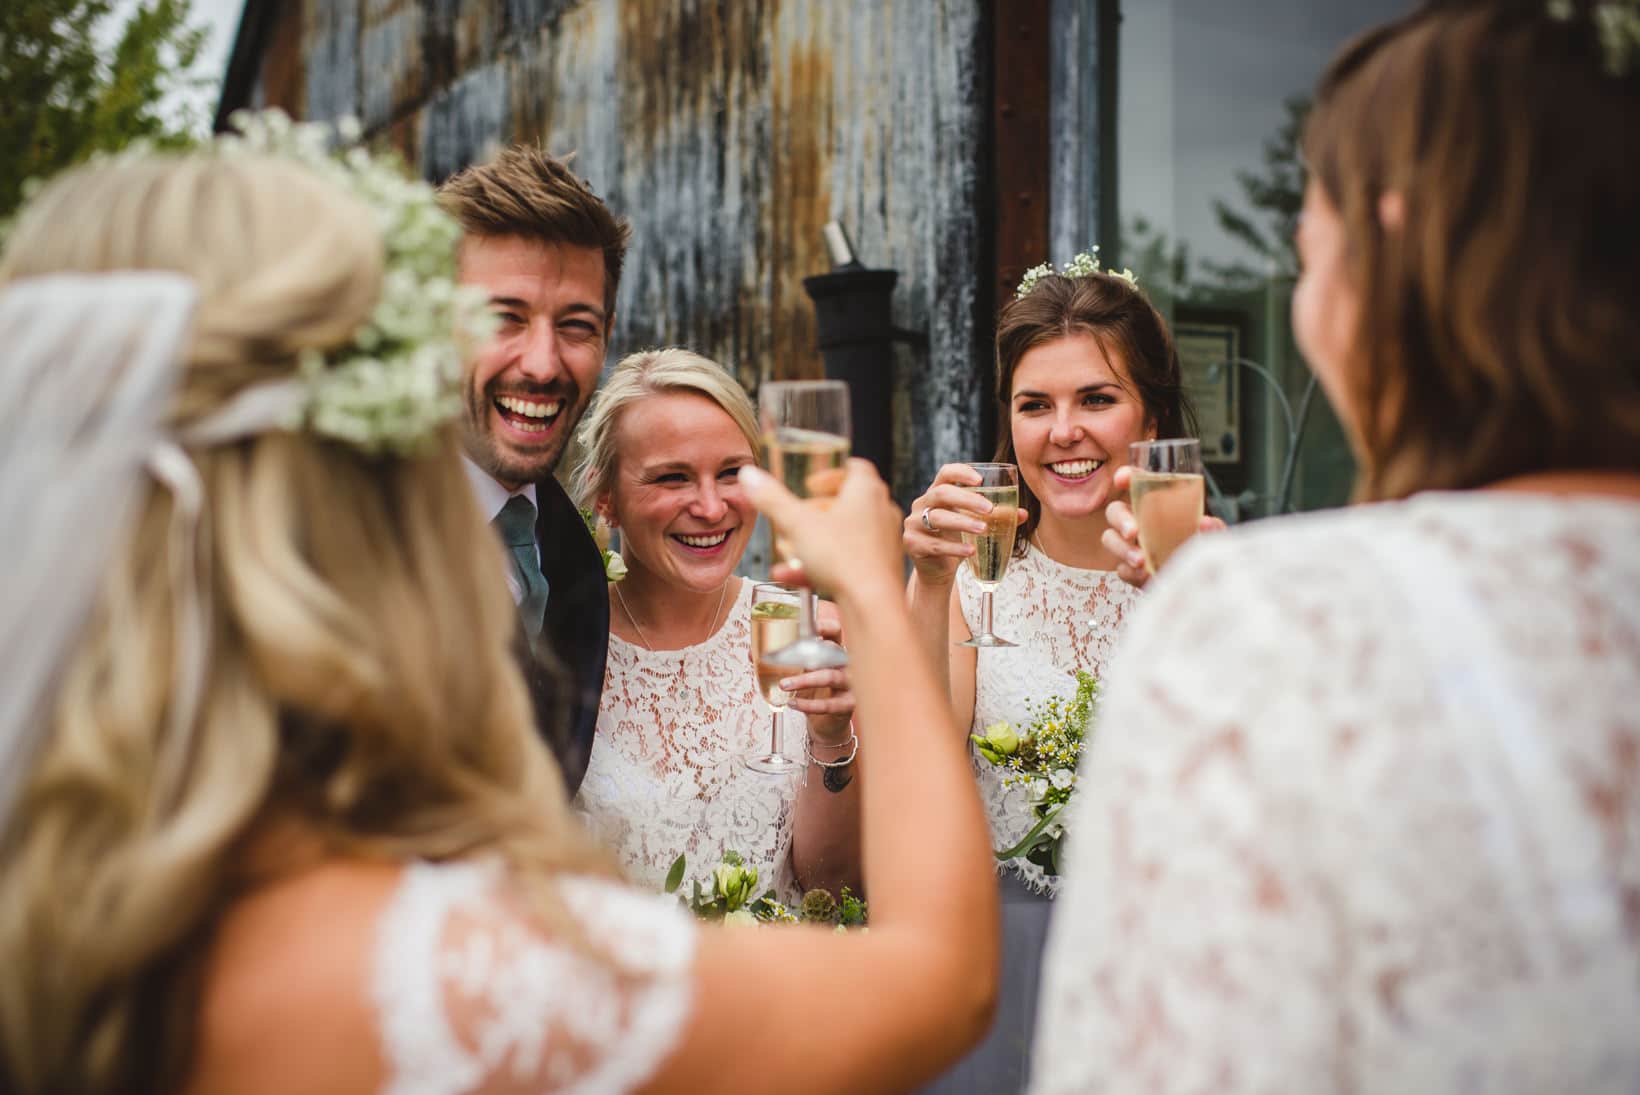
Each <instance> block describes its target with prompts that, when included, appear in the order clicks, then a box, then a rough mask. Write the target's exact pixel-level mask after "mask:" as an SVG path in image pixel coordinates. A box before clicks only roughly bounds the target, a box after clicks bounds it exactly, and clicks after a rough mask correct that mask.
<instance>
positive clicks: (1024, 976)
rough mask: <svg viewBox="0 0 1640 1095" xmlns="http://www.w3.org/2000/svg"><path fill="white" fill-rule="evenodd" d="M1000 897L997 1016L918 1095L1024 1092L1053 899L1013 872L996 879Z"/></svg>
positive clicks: (994, 1094) (984, 1094)
mask: <svg viewBox="0 0 1640 1095" xmlns="http://www.w3.org/2000/svg"><path fill="white" fill-rule="evenodd" d="M997 896H998V897H999V898H1000V899H1001V901H1002V985H1001V988H1000V991H999V995H998V998H997V1015H996V1020H995V1021H994V1022H993V1023H992V1025H991V1030H990V1033H989V1034H987V1035H986V1036H985V1040H984V1041H983V1042H981V1043H980V1044H979V1045H978V1046H977V1047H975V1048H974V1050H973V1052H971V1053H969V1055H968V1056H967V1057H964V1058H963V1059H962V1060H961V1061H959V1062H957V1064H956V1065H954V1066H953V1067H952V1068H951V1069H950V1071H948V1072H946V1073H945V1074H944V1075H943V1076H941V1077H939V1078H938V1079H936V1080H935V1081H934V1082H933V1083H931V1084H929V1085H928V1086H927V1087H925V1088H923V1090H922V1095H1013V1093H1014V1092H1022V1091H1024V1090H1025V1086H1026V1082H1027V1081H1028V1080H1029V1078H1030V1075H1029V1068H1030V1063H1031V1032H1032V1030H1033V1029H1034V1028H1035V1026H1036V998H1037V990H1038V988H1039V986H1040V984H1041V979H1042V948H1043V945H1044V944H1045V943H1046V942H1047V939H1048V918H1049V916H1050V915H1051V913H1052V911H1053V901H1052V899H1050V898H1049V897H1047V896H1046V895H1045V894H1039V893H1034V892H1032V891H1031V889H1030V887H1029V886H1027V885H1026V884H1025V883H1024V882H1021V881H1020V880H1019V878H1018V877H1017V876H1016V875H1014V874H1012V873H1009V874H1003V875H999V876H998V877H997Z"/></svg>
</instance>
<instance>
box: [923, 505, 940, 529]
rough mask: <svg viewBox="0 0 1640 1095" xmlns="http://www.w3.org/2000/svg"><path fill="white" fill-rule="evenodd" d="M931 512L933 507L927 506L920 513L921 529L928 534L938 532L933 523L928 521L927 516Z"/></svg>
mask: <svg viewBox="0 0 1640 1095" xmlns="http://www.w3.org/2000/svg"><path fill="white" fill-rule="evenodd" d="M932 512H934V507H933V506H929V507H928V508H927V509H925V510H923V511H922V523H923V528H925V529H927V530H928V531H929V532H939V531H940V530H939V529H937V528H935V527H934V522H932V521H930V520H929V519H928V515H929V514H930V513H932Z"/></svg>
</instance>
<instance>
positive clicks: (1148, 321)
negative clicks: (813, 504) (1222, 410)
mask: <svg viewBox="0 0 1640 1095" xmlns="http://www.w3.org/2000/svg"><path fill="white" fill-rule="evenodd" d="M997 361H998V376H997V397H998V418H999V421H1001V422H1004V423H1006V432H1005V434H1004V436H1003V440H1002V444H1001V446H1000V450H999V452H998V455H997V459H998V460H1001V461H1006V462H1008V463H1014V464H1017V465H1018V466H1019V476H1020V499H1021V502H1022V503H1023V508H1022V512H1021V514H1020V517H1021V524H1020V528H1019V536H1018V540H1017V545H1016V549H1015V557H1014V559H1013V560H1012V561H1011V562H1010V563H1009V565H1008V569H1007V572H1006V573H1005V574H1004V576H1003V579H1002V582H1001V584H1000V586H999V587H998V589H997V591H996V596H995V619H994V624H995V631H996V633H997V634H998V635H1001V636H1003V637H1005V638H1008V639H1011V640H1012V641H1014V642H1015V643H1017V644H1018V645H1017V646H1015V647H1013V648H1000V649H984V650H979V651H975V650H974V649H972V648H965V647H960V646H956V645H953V644H954V643H957V642H961V641H963V640H966V639H967V638H969V636H970V635H971V634H972V633H973V630H974V629H975V627H976V626H977V624H978V615H979V599H980V598H979V588H978V585H977V583H976V582H975V581H974V579H973V574H972V572H971V571H970V569H969V568H968V567H967V566H965V565H963V560H964V559H965V558H966V557H967V556H968V555H971V554H972V553H973V550H974V549H973V548H972V547H970V546H967V545H965V544H963V543H962V541H961V539H960V536H959V533H960V532H962V531H963V530H969V531H978V530H979V529H980V528H981V527H982V525H981V523H980V521H979V519H978V516H977V515H978V514H980V513H983V512H984V510H985V508H986V503H985V502H984V500H982V499H981V498H980V497H979V496H978V495H976V494H974V493H973V492H971V491H969V490H966V489H964V487H965V485H968V484H975V483H978V482H979V477H978V475H977V474H976V473H975V472H974V471H973V469H971V468H970V467H968V465H966V464H947V465H946V466H945V467H943V468H941V469H940V472H939V475H938V476H937V477H936V478H935V480H934V483H933V485H932V486H930V487H929V489H928V491H927V493H925V494H924V495H923V496H922V497H921V498H918V499H917V501H916V502H914V503H913V504H912V507H911V513H910V515H909V516H908V517H907V518H906V521H905V531H904V539H905V546H906V551H907V553H908V554H909V555H910V556H911V559H912V562H913V563H914V564H915V570H914V572H913V574H912V577H911V584H910V598H911V605H912V610H913V614H914V616H915V618H916V620H917V624H918V633H919V635H920V637H921V639H922V641H923V644H924V647H925V649H926V650H927V652H928V654H929V656H930V657H931V658H932V659H933V660H934V661H935V663H936V664H937V665H939V666H940V667H941V668H942V669H944V670H945V672H946V677H947V685H948V687H949V690H950V694H951V699H952V706H953V709H954V711H955V714H956V718H957V721H958V723H959V725H962V726H966V727H969V728H971V730H972V731H973V732H976V733H980V732H983V730H984V728H985V727H986V726H988V725H990V724H991V723H994V722H996V721H998V720H1006V721H1008V722H1011V723H1013V724H1014V725H1015V726H1022V725H1024V724H1025V723H1026V722H1027V721H1029V718H1030V712H1029V710H1028V707H1027V704H1028V703H1029V702H1031V701H1037V702H1040V701H1042V700H1045V699H1047V698H1048V697H1049V696H1052V695H1059V696H1063V697H1067V698H1068V697H1069V696H1070V695H1071V694H1072V693H1073V692H1074V691H1075V688H1076V679H1075V674H1076V672H1077V671H1078V670H1085V671H1086V672H1089V673H1092V674H1093V675H1094V676H1096V677H1099V678H1104V677H1105V675H1106V661H1107V659H1108V657H1109V655H1110V652H1111V649H1112V646H1113V644H1114V642H1115V640H1116V636H1117V634H1118V633H1119V632H1120V630H1121V628H1122V625H1123V623H1124V621H1125V620H1126V618H1127V615H1128V613H1129V612H1130V611H1131V610H1132V608H1133V606H1134V604H1135V601H1136V599H1137V597H1138V591H1137V589H1136V588H1135V587H1134V586H1133V585H1130V584H1129V583H1128V582H1127V581H1124V580H1123V578H1122V577H1121V576H1120V575H1118V573H1117V567H1118V566H1119V565H1120V564H1121V563H1122V561H1123V558H1124V557H1122V556H1118V555H1113V554H1112V553H1111V552H1110V551H1109V550H1107V548H1106V547H1105V546H1104V545H1103V544H1101V536H1102V534H1103V533H1104V532H1105V530H1106V524H1105V507H1106V505H1107V504H1108V503H1109V502H1110V501H1111V500H1112V498H1114V497H1115V496H1116V494H1117V493H1118V492H1117V488H1116V487H1115V486H1114V484H1113V480H1112V477H1113V476H1114V475H1115V473H1116V472H1117V470H1118V469H1119V468H1122V467H1123V466H1124V465H1125V464H1126V462H1127V458H1128V446H1129V445H1130V444H1132V443H1133V442H1135V441H1141V440H1144V439H1147V438H1154V437H1177V436H1181V435H1183V434H1184V433H1186V417H1187V415H1186V411H1185V408H1184V405H1183V403H1184V401H1183V397H1182V394H1181V392H1180V379H1179V364H1178V358H1177V355H1176V354H1175V353H1174V350H1173V343H1172V338H1171V336H1170V335H1169V333H1168V330H1167V325H1166V323H1165V322H1164V321H1163V319H1162V317H1161V315H1160V314H1159V313H1158V312H1157V311H1156V309H1155V308H1153V307H1152V306H1151V304H1150V303H1149V301H1147V300H1146V299H1145V298H1144V297H1143V295H1141V294H1140V293H1139V292H1138V291H1137V290H1136V289H1135V288H1134V287H1133V285H1132V284H1131V283H1129V282H1128V281H1126V280H1124V279H1122V278H1119V277H1115V276H1111V275H1107V274H1102V273H1093V274H1083V275H1080V276H1076V277H1063V276H1059V275H1056V274H1050V275H1048V276H1046V277H1043V278H1041V279H1040V280H1038V281H1037V282H1036V284H1035V285H1034V286H1033V287H1032V288H1031V290H1030V291H1029V292H1028V293H1026V294H1025V295H1024V296H1022V297H1020V298H1019V299H1017V300H1014V301H1012V302H1010V303H1009V304H1008V305H1007V306H1006V307H1005V308H1003V310H1002V314H1001V316H1000V317H999V319H998V326H997ZM976 654H977V657H976ZM973 757H974V761H973V763H974V769H975V774H976V778H977V779H978V780H979V783H980V788H981V793H982V795H983V797H984V799H985V802H986V806H987V812H988V815H989V817H990V821H991V830H992V838H993V841H994V842H995V845H996V847H998V848H1005V847H1009V846H1011V845H1013V844H1015V843H1017V842H1018V841H1019V840H1020V838H1021V837H1023V836H1024V835H1025V834H1026V833H1027V832H1028V831H1029V830H1030V828H1031V827H1032V825H1034V824H1035V823H1036V818H1035V817H1033V816H1032V814H1031V808H1030V803H1029V799H1028V796H1027V795H1026V794H1025V791H1024V788H1006V787H1004V786H1003V784H1002V781H1001V779H1000V777H999V776H998V775H997V772H996V769H994V768H993V767H991V766H990V765H989V764H987V763H985V762H984V761H982V760H981V759H980V758H979V756H978V754H977V753H974V754H973ZM1002 870H1003V871H1005V872H1006V873H1004V874H1003V875H1002V877H1001V878H1000V879H999V885H1000V887H1001V894H1002V901H1003V927H1004V933H1005V939H1004V963H1005V965H1004V981H1003V997H1002V1007H1001V1012H1000V1014H999V1017H998V1020H997V1025H996V1029H995V1030H994V1031H992V1033H991V1035H990V1037H989V1038H988V1039H987V1041H986V1043H985V1044H984V1045H983V1046H981V1048H980V1050H979V1051H978V1052H977V1053H976V1054H975V1055H974V1056H973V1057H971V1058H970V1059H969V1060H967V1061H965V1062H963V1064H962V1065H961V1066H959V1067H958V1068H957V1069H956V1070H955V1071H954V1072H953V1073H951V1074H950V1075H948V1076H945V1077H943V1078H942V1079H941V1081H940V1083H939V1084H938V1085H937V1087H936V1089H935V1090H937V1091H939V1092H941V1093H942V1095H944V1093H953V1095H954V1093H963V1092H972V1093H975V1095H981V1093H983V1095H991V1093H995V1092H1007V1091H1018V1090H1020V1089H1021V1088H1022V1087H1023V1085H1024V1082H1025V1076H1026V1066H1027V1064H1028V1061H1029V1053H1030V1031H1031V1023H1032V1015H1033V1012H1034V1010H1035V1007H1036V997H1037V970H1038V965H1039V961H1040V957H1041V951H1042V945H1043V940H1044V939H1045V938H1046V932H1047V921H1048V913H1049V899H1050V898H1051V897H1052V895H1053V893H1054V890H1055V888H1056V886H1057V882H1058V880H1057V878H1055V877H1053V876H1050V875H1047V874H1045V873H1044V872H1043V871H1042V869H1041V868H1040V867H1038V866H1037V865H1035V864H1032V863H1026V862H1024V861H1023V860H1021V859H1017V858H1016V859H1014V860H1011V861H1009V862H1008V863H1007V864H1006V865H1005V866H1004V867H1003V868H1002Z"/></svg>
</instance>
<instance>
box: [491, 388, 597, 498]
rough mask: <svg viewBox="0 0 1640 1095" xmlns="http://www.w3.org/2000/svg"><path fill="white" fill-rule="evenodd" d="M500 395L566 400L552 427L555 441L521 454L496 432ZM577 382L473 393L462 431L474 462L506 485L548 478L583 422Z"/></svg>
mask: <svg viewBox="0 0 1640 1095" xmlns="http://www.w3.org/2000/svg"><path fill="white" fill-rule="evenodd" d="M498 395H515V396H519V397H522V398H527V399H537V400H543V401H545V400H551V399H562V400H563V401H564V409H563V410H561V411H559V412H558V415H557V418H556V419H555V420H554V422H553V426H552V440H551V442H550V443H549V445H548V447H547V448H544V449H540V450H537V451H534V452H530V453H527V454H525V453H517V452H514V451H513V450H512V449H511V448H510V447H508V446H507V445H505V444H504V443H503V442H502V441H501V440H500V439H499V438H497V437H496V435H495V430H494V418H493V417H492V415H497V414H499V412H498V411H497V410H496V408H495V400H496V397H497V396H498ZM579 395H580V393H579V391H577V389H576V388H575V386H574V385H573V384H553V385H547V386H543V387H540V388H528V387H526V388H509V389H508V390H507V391H505V392H495V391H493V390H491V389H489V388H486V389H485V390H484V391H482V392H478V393H469V395H468V398H467V421H466V424H465V425H466V428H465V429H464V430H463V431H462V434H463V436H462V441H463V446H462V447H463V448H464V449H465V450H466V452H467V456H468V458H469V459H470V460H472V462H473V463H475V464H477V465H478V466H479V467H481V468H483V469H484V470H485V471H486V472H488V473H489V475H490V477H491V478H492V479H495V480H496V481H497V482H499V483H502V484H504V485H510V486H515V487H516V486H522V485H523V484H525V483H534V482H536V481H538V480H541V479H545V478H546V477H547V476H549V475H551V474H552V473H553V472H554V471H556V470H557V468H558V462H559V461H560V460H562V459H563V456H564V450H565V449H567V448H568V447H569V438H570V434H571V432H572V431H573V430H574V429H575V426H576V424H577V423H579V422H580V419H581V414H582V412H583V411H585V410H586V404H585V402H584V401H583V400H581V399H580V398H579Z"/></svg>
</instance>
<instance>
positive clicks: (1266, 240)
mask: <svg viewBox="0 0 1640 1095" xmlns="http://www.w3.org/2000/svg"><path fill="white" fill-rule="evenodd" d="M1282 107H1283V109H1284V110H1286V112H1287V120H1286V121H1285V122H1283V123H1282V125H1281V128H1280V129H1278V130H1276V132H1275V136H1273V137H1270V138H1269V139H1267V140H1266V141H1265V142H1264V172H1263V173H1262V174H1258V173H1255V172H1252V171H1238V172H1236V185H1237V186H1239V187H1241V194H1242V200H1243V201H1244V202H1245V203H1246V204H1247V205H1248V206H1251V207H1252V213H1251V214H1248V213H1242V212H1240V211H1238V210H1237V209H1235V208H1233V207H1232V206H1231V205H1230V203H1228V202H1225V201H1221V200H1217V199H1215V200H1214V202H1213V216H1214V217H1215V218H1216V219H1217V220H1218V222H1219V227H1220V228H1223V229H1224V230H1225V232H1227V233H1229V234H1230V236H1231V237H1232V238H1234V239H1237V240H1240V241H1241V242H1242V243H1243V244H1244V245H1245V246H1246V247H1247V249H1248V250H1249V251H1251V252H1252V253H1253V254H1254V255H1256V256H1258V258H1259V259H1260V260H1262V262H1261V264H1260V265H1259V266H1257V267H1255V266H1252V265H1249V264H1248V263H1245V262H1231V263H1219V262H1213V261H1212V260H1206V261H1204V262H1203V263H1202V266H1203V268H1204V269H1205V270H1206V271H1207V274H1208V277H1209V278H1210V279H1212V280H1216V281H1218V282H1220V283H1222V284H1223V285H1225V286H1226V287H1227V288H1233V289H1252V288H1257V287H1258V286H1260V285H1263V284H1264V282H1265V281H1267V280H1268V279H1270V278H1272V277H1283V278H1295V277H1297V276H1298V249H1297V247H1296V245H1295V244H1294V242H1293V233H1294V231H1295V230H1297V228H1298V211H1299V209H1300V208H1301V207H1302V206H1303V204H1304V162H1303V160H1302V159H1301V158H1300V157H1299V142H1300V141H1302V140H1303V138H1304V119H1305V118H1306V117H1307V116H1308V115H1309V112H1310V100H1309V99H1307V98H1304V97H1302V96H1298V97H1295V98H1292V99H1288V100H1287V101H1286V102H1285V103H1283V104H1282ZM1261 222H1262V223H1261Z"/></svg>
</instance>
